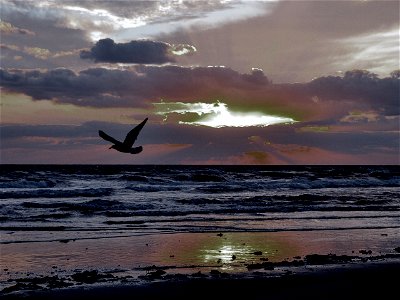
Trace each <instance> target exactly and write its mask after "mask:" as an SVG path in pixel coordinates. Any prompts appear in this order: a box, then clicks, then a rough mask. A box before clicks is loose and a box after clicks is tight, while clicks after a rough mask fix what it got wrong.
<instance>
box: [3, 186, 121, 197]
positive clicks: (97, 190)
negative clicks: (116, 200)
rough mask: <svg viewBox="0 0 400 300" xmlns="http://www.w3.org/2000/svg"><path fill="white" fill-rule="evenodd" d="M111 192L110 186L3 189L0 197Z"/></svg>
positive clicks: (79, 194) (82, 195)
mask: <svg viewBox="0 0 400 300" xmlns="http://www.w3.org/2000/svg"><path fill="white" fill-rule="evenodd" d="M112 193H113V189H112V188H80V189H48V188H43V189H26V190H17V191H7V190H5V191H0V199H8V198H11V199H25V198H26V199H28V198H75V197H102V196H109V195H111V194H112Z"/></svg>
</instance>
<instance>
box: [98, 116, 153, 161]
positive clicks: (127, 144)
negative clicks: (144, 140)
mask: <svg viewBox="0 0 400 300" xmlns="http://www.w3.org/2000/svg"><path fill="white" fill-rule="evenodd" d="M147 120H148V118H146V119H144V121H143V122H142V123H140V124H139V125H137V126H136V127H135V128H133V129H132V130H131V131H129V132H128V134H127V135H126V137H125V140H124V142H120V141H117V140H116V139H114V138H113V137H111V136H109V135H108V134H107V133H105V132H104V131H101V130H99V136H100V137H101V138H103V139H105V140H106V141H108V142H111V143H113V144H114V145H112V146H111V147H110V149H115V150H117V151H119V152H123V153H130V154H138V153H140V152H142V151H143V147H142V146H139V147H133V148H132V145H133V143H134V142H135V141H136V139H137V137H138V135H139V133H140V131H141V130H142V128H143V126H144V124H146V122H147Z"/></svg>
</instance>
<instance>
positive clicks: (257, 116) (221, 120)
mask: <svg viewBox="0 0 400 300" xmlns="http://www.w3.org/2000/svg"><path fill="white" fill-rule="evenodd" d="M154 105H155V107H156V110H157V111H156V114H159V115H163V116H165V119H164V120H166V119H167V118H168V115H169V114H172V113H176V114H182V115H185V114H190V113H195V114H197V115H198V116H199V118H198V119H197V120H193V121H179V123H180V124H188V125H202V126H209V127H214V128H221V127H250V126H258V127H265V126H269V125H274V124H285V123H294V122H296V121H295V120H294V119H292V118H288V117H281V116H272V115H265V114H262V113H259V112H232V111H231V110H229V109H228V106H227V105H226V104H225V103H222V102H216V103H212V104H210V103H202V102H197V103H183V102H169V103H167V102H160V103H154Z"/></svg>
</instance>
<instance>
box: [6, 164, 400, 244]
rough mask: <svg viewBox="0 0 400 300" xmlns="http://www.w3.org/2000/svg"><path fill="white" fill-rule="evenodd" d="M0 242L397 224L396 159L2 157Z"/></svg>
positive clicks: (399, 181)
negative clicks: (6, 160) (285, 161)
mask: <svg viewBox="0 0 400 300" xmlns="http://www.w3.org/2000/svg"><path fill="white" fill-rule="evenodd" d="M0 174H1V175H0V230H1V243H2V244H12V243H22V242H24V243H30V242H44V241H49V242H50V241H61V242H63V241H66V242H67V241H69V240H85V239H89V240H90V239H101V238H111V237H125V236H134V235H146V234H153V233H175V232H181V233H185V232H236V231H245V232H250V231H260V232H261V231H262V232H278V231H282V232H295V231H304V232H305V231H317V230H351V229H368V228H370V229H389V228H390V229H396V228H400V218H399V217H400V168H399V167H398V166H346V167H343V166H298V167H292V166H290V167H281V166H279V167H271V166H96V165H93V166H87V165H85V166H81V165H76V166H75V165H71V166H69V165H68V166H66V165H63V166H31V165H30V166H24V165H18V166H8V165H3V166H2V168H1V173H0Z"/></svg>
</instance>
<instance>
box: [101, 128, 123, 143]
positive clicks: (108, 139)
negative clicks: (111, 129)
mask: <svg viewBox="0 0 400 300" xmlns="http://www.w3.org/2000/svg"><path fill="white" fill-rule="evenodd" d="M99 136H100V137H101V138H103V139H105V140H106V141H108V142H111V143H113V144H121V142H119V141H117V140H116V139H114V138H113V137H112V136H109V135H108V134H107V133H105V132H104V131H101V130H99Z"/></svg>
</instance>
